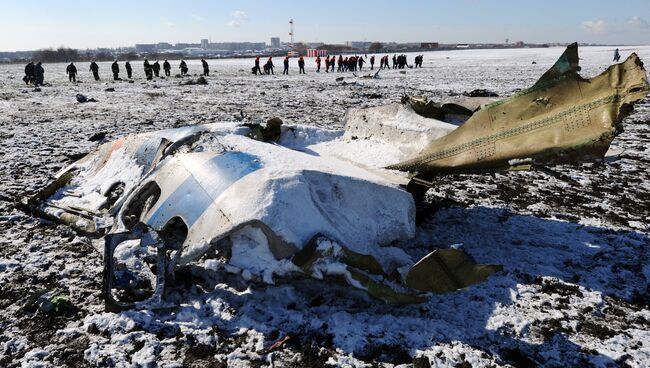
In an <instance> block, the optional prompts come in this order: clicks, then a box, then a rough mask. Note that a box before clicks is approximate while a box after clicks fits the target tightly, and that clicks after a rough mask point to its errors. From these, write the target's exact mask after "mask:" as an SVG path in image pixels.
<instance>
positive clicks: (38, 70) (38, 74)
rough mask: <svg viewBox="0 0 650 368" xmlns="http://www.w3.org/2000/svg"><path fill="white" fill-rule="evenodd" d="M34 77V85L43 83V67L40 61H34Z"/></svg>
mask: <svg viewBox="0 0 650 368" xmlns="http://www.w3.org/2000/svg"><path fill="white" fill-rule="evenodd" d="M34 78H35V79H36V83H35V85H36V86H42V85H43V80H44V79H45V69H43V66H42V65H41V62H40V61H39V62H38V63H36V66H35V67H34Z"/></svg>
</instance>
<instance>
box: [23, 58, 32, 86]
mask: <svg viewBox="0 0 650 368" xmlns="http://www.w3.org/2000/svg"><path fill="white" fill-rule="evenodd" d="M23 82H25V84H26V85H29V84H30V83H34V62H33V61H30V62H29V63H27V65H25V76H24V77H23Z"/></svg>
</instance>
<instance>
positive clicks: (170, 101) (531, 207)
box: [0, 47, 650, 367]
mask: <svg viewBox="0 0 650 368" xmlns="http://www.w3.org/2000/svg"><path fill="white" fill-rule="evenodd" d="M620 49H621V52H622V54H623V56H626V55H625V54H627V53H629V52H631V51H637V52H638V53H639V55H640V56H641V58H642V59H643V60H644V61H647V60H648V59H649V58H650V47H620ZM612 50H613V47H607V48H605V47H602V48H600V47H598V48H597V47H593V48H591V47H589V48H581V50H580V53H581V54H580V56H581V65H582V68H583V72H582V74H583V75H585V76H593V75H595V74H597V73H599V72H600V71H602V70H604V69H605V67H606V66H607V65H609V63H610V61H611V56H612V53H613V51H612ZM562 51H563V50H562V49H560V48H549V49H518V50H463V51H443V52H432V53H425V57H424V68H423V69H418V70H414V69H409V70H407V71H406V74H400V73H398V72H397V71H392V70H387V71H382V72H381V73H380V76H381V79H373V80H365V79H364V80H363V81H362V83H363V86H360V85H356V86H355V85H347V86H343V85H340V84H337V83H336V82H335V81H334V79H335V77H337V76H339V74H335V75H330V74H325V73H320V74H316V73H313V72H311V71H310V70H308V74H307V75H306V76H298V75H294V74H293V69H295V67H294V66H292V71H291V72H292V74H291V75H289V76H288V77H287V76H281V75H276V76H274V77H266V76H263V77H259V76H252V75H249V74H248V72H249V70H250V66H251V65H252V61H251V60H220V61H209V62H210V65H211V70H214V72H215V74H214V76H211V77H210V78H208V82H209V84H208V85H207V86H179V85H178V84H177V82H178V80H177V79H171V80H159V81H156V82H155V83H154V82H143V81H142V72H141V70H139V69H137V68H135V71H136V77H137V78H138V80H137V81H136V83H134V84H127V83H125V82H119V83H114V82H112V81H108V82H107V81H105V80H103V81H102V82H101V83H95V82H91V81H90V77H89V75H87V74H86V73H84V72H82V74H81V75H80V79H82V80H83V81H84V83H80V84H77V85H71V84H68V82H67V79H66V76H65V73H64V65H62V64H55V65H45V68H46V74H45V75H46V81H50V82H51V83H52V84H53V86H52V87H44V88H42V91H41V92H32V89H31V88H26V87H24V86H23V85H21V84H20V83H21V81H20V77H21V76H22V75H21V73H22V67H23V66H22V65H2V66H0V89H2V92H1V95H0V111H2V114H0V137H2V141H3V145H2V147H0V153H1V155H0V171H1V172H3V179H5V180H3V181H2V182H1V183H0V188H1V189H0V209H1V211H2V213H0V231H2V235H1V236H0V285H2V287H1V288H0V311H1V312H0V330H1V332H0V365H1V366H8V367H20V366H30V365H31V366H38V365H39V364H40V365H44V366H75V365H83V364H88V365H110V366H137V365H142V366H146V365H148V364H150V363H151V362H152V361H153V360H155V362H156V364H157V365H158V366H183V365H185V366H187V365H189V364H187V363H184V362H185V360H186V359H190V361H191V359H194V360H195V361H196V360H198V359H203V360H204V361H206V362H212V363H216V362H221V363H224V364H227V365H228V366H232V367H247V366H251V365H255V364H259V365H262V366H268V365H269V363H268V361H269V359H270V358H269V355H268V354H264V349H266V348H267V347H269V346H270V345H271V344H272V343H273V342H275V341H276V340H278V339H279V338H281V337H283V336H285V335H286V334H289V333H290V334H293V335H294V336H296V340H297V343H296V344H295V345H289V346H288V347H286V348H285V349H281V350H278V351H276V352H274V353H273V358H272V359H273V361H274V362H275V365H276V366H287V365H289V364H290V363H291V362H293V363H295V364H296V365H298V366H300V365H303V366H306V365H307V364H306V363H304V362H305V359H306V358H305V356H306V355H307V352H308V351H310V352H311V354H312V359H316V358H319V359H320V360H318V362H322V363H323V364H325V362H328V363H327V364H329V365H331V366H341V367H343V366H370V365H371V364H372V362H373V361H376V362H383V363H386V364H387V366H391V365H394V366H398V365H400V364H409V363H411V359H412V358H414V357H426V358H427V359H428V360H429V361H430V363H431V364H432V366H440V367H447V366H455V365H457V364H461V363H463V362H468V363H470V364H472V366H474V367H482V366H490V365H492V366H508V365H510V366H515V365H517V364H518V362H519V364H520V365H523V363H521V362H520V360H521V356H523V357H524V358H528V359H530V360H532V361H535V362H538V363H539V364H540V365H541V366H549V367H552V366H586V365H587V366H588V365H594V366H598V367H603V366H607V365H623V364H627V365H629V366H632V367H644V366H648V365H649V364H650V343H649V342H650V336H649V335H648V321H650V310H649V308H648V305H647V293H648V285H649V280H650V271H649V268H650V266H649V265H650V259H649V258H648V257H649V254H650V252H648V245H649V244H650V240H649V238H648V231H650V222H649V221H648V218H649V217H650V213H649V212H648V209H649V208H650V203H649V202H648V198H650V197H648V192H649V191H650V184H649V183H650V176H649V175H650V174H649V173H650V167H649V166H648V162H649V161H648V152H649V151H648V149H647V147H648V144H649V143H650V141H649V140H648V137H650V126H649V125H648V124H647V121H648V120H650V104H649V103H648V100H646V101H644V102H643V103H641V104H639V105H638V106H637V108H636V113H635V114H634V115H632V116H631V117H630V118H628V119H626V120H625V122H624V124H623V127H624V132H623V133H622V134H621V135H620V136H619V137H617V138H616V140H615V141H614V145H615V146H616V147H618V148H620V149H624V150H625V151H624V153H622V154H621V155H620V157H619V158H618V159H616V160H614V161H612V162H609V163H606V164H595V165H589V166H587V165H584V166H579V167H573V166H562V167H559V168H556V169H557V170H558V171H560V172H561V173H563V174H565V175H568V176H570V177H571V178H573V179H574V180H577V181H578V182H579V183H580V184H579V185H578V184H575V183H570V182H565V181H561V180H558V179H556V178H553V177H548V176H545V175H544V174H542V173H539V172H531V173H512V174H507V175H498V176H497V177H496V178H491V177H486V176H480V175H474V176H464V177H454V178H442V179H441V180H440V181H439V182H438V183H437V186H436V187H435V188H433V189H431V190H430V191H429V193H428V196H427V205H425V206H424V207H422V208H418V212H419V214H422V215H423V217H422V218H421V219H419V221H418V222H417V226H416V227H415V228H414V229H413V231H414V235H415V238H414V239H411V240H402V241H398V242H396V243H394V244H390V245H391V246H390V247H386V248H382V249H385V250H382V251H385V252H388V253H389V254H387V255H386V256H385V257H380V258H381V259H380V261H383V260H386V261H388V260H390V259H393V262H387V263H388V264H386V265H385V266H386V267H388V266H390V265H397V264H400V263H403V262H406V261H409V260H414V259H419V258H420V257H422V256H423V255H425V254H426V253H428V252H429V250H430V248H431V247H447V246H451V245H452V244H459V243H462V244H463V248H464V249H466V250H467V251H468V252H469V253H470V254H471V255H472V256H473V257H474V258H476V260H477V261H478V262H481V263H499V264H503V265H504V267H505V270H504V272H502V273H499V274H498V275H495V276H494V277H491V278H490V279H489V280H488V281H487V282H486V283H484V284H480V285H475V286H472V287H470V288H468V289H466V290H462V291H458V292H454V293H449V294H445V295H433V296H432V298H431V300H429V301H428V302H426V303H422V304H419V305H412V306H403V307H395V306H387V305H384V304H382V303H381V302H378V301H376V300H373V299H371V298H369V297H368V296H367V295H366V294H365V293H364V292H363V291H358V290H351V288H349V287H347V286H345V285H344V284H338V283H334V282H332V281H331V280H327V281H315V280H311V279H309V280H304V279H294V278H291V277H285V276H282V274H283V272H282V270H283V269H282V267H283V265H282V264H275V265H272V266H273V267H271V268H272V269H277V272H276V274H275V277H274V278H273V280H272V281H273V284H272V285H271V284H268V283H264V282H258V281H255V279H256V278H257V277H252V276H253V274H251V280H250V281H249V280H246V279H245V278H244V277H242V276H241V273H231V272H226V271H225V270H224V268H223V267H216V265H214V264H213V266H215V267H208V264H207V263H208V262H206V263H205V265H206V267H202V266H203V265H204V264H197V265H192V267H191V268H190V269H189V270H186V271H184V272H185V273H186V274H185V275H184V277H183V279H182V280H181V281H182V282H185V283H184V284H183V285H182V287H179V288H178V289H176V290H174V291H173V293H172V295H170V298H171V299H172V300H174V301H175V302H177V303H178V305H179V306H178V307H177V308H174V309H172V310H158V311H129V312H122V313H107V312H104V311H103V302H102V299H101V295H100V293H99V290H100V289H99V288H100V283H101V266H102V262H101V255H100V254H99V253H98V252H96V250H95V248H96V247H97V246H98V245H99V246H100V247H101V240H100V241H97V240H93V239H89V238H87V237H83V236H80V235H78V234H75V233H74V232H73V231H71V230H70V229H69V228H67V227H65V226H60V225H55V224H53V223H51V222H49V221H46V220H41V219H38V218H35V217H33V216H30V215H28V214H25V213H24V212H22V211H20V210H19V209H17V208H15V207H14V205H13V198H14V196H18V195H20V194H23V193H24V192H26V191H27V192H29V191H35V190H38V188H40V187H42V185H44V184H45V183H46V182H48V181H49V179H50V177H51V176H52V175H54V174H55V173H57V172H58V171H60V170H61V169H64V168H65V167H67V166H68V165H69V164H71V163H72V161H73V160H71V159H70V158H69V157H68V156H71V155H75V154H79V153H85V152H89V151H92V150H94V149H96V148H98V146H99V145H100V143H98V142H91V141H88V137H90V136H91V135H93V134H94V133H96V132H99V131H106V132H108V134H107V139H108V140H113V139H117V138H120V137H124V136H126V135H128V134H132V133H143V132H153V131H158V130H160V129H166V128H175V127H181V126H195V125H199V124H207V123H215V122H223V121H233V117H237V116H241V115H240V111H244V115H245V116H246V120H247V121H262V122H263V121H264V120H266V119H268V118H271V117H274V116H279V117H281V118H282V119H283V120H284V122H285V125H286V126H287V127H288V126H293V127H298V128H299V129H297V130H295V131H293V132H292V134H294V133H295V136H294V137H292V136H291V135H290V134H284V136H283V140H282V141H281V142H280V143H281V144H282V145H284V146H287V147H291V148H295V149H298V150H301V151H303V152H304V153H310V154H312V155H332V156H334V155H337V153H338V156H340V157H350V156H352V157H354V162H348V164H349V167H350V170H353V168H354V171H356V168H357V167H365V168H367V169H368V170H369V171H372V172H373V173H374V175H375V176H376V179H377V180H384V181H386V182H391V183H392V182H395V181H396V180H397V179H398V178H399V176H398V178H395V177H394V176H391V175H392V174H390V173H387V172H383V171H382V170H379V169H378V168H380V167H383V166H385V165H386V164H387V163H392V162H393V160H394V159H395V158H400V157H402V156H403V155H404V152H402V151H400V150H396V149H394V147H387V146H386V145H385V144H384V143H383V142H381V141H375V140H370V139H369V140H365V139H359V140H356V141H352V142H353V143H352V144H350V145H348V148H347V149H348V151H345V152H343V151H340V147H339V146H340V145H341V140H340V139H341V138H342V137H343V125H344V120H343V117H344V114H345V112H346V109H347V108H348V107H366V106H378V105H384V104H389V103H395V102H398V101H399V99H400V97H401V95H402V94H403V93H408V94H412V95H428V96H429V98H430V99H433V100H441V99H443V98H446V97H448V96H449V94H450V93H449V92H450V91H451V92H453V93H461V92H463V91H470V90H473V89H475V88H487V89H491V90H494V91H496V92H498V93H499V94H501V95H502V96H505V95H509V94H512V93H514V92H516V91H517V90H518V89H520V88H525V87H527V86H530V85H531V84H532V83H534V82H535V81H536V80H537V78H538V77H539V76H540V75H541V74H542V73H543V72H544V71H545V70H546V69H547V68H548V67H549V66H550V65H552V64H553V62H554V61H555V59H556V58H557V57H558V56H559V55H560V54H561V53H562ZM447 58H449V59H447ZM412 59H413V55H409V60H412ZM532 61H536V62H537V63H536V64H532ZM307 65H313V64H310V62H309V60H307ZM80 70H83V68H80ZM108 70H109V69H108V66H107V64H104V63H100V73H102V77H105V75H106V76H107V74H108V73H107V71H108ZM198 70H199V68H198V65H197V64H196V63H195V62H193V61H192V62H190V72H191V73H195V72H197V71H198ZM104 79H106V78H104ZM283 85H288V86H289V88H283V87H282V86H283ZM154 86H157V87H159V88H155V87H154ZM107 87H115V89H116V91H115V92H111V93H108V92H104V89H105V88H107ZM261 92H265V94H264V95H262V94H261ZM76 93H83V94H85V95H87V96H88V97H95V98H96V99H97V100H98V101H99V102H97V103H93V104H78V103H76V101H75V98H74V96H75V94H76ZM364 93H378V94H380V95H382V97H381V98H378V99H366V98H364V97H362V96H363V94H364ZM216 124H217V125H218V126H221V127H222V128H223V129H230V130H229V131H230V132H231V133H233V134H234V133H236V132H239V131H238V130H237V129H238V128H235V126H236V124H230V125H228V124H221V123H216ZM170 134H171V133H170ZM239 139H240V138H237V137H234V138H226V141H227V140H230V141H228V142H225V143H223V145H224V146H229V145H231V144H239V143H237V141H238V140H239ZM203 143H204V144H205V146H206V148H213V147H214V146H211V143H210V142H208V141H205V142H203ZM124 168H125V169H126V167H124ZM130 172H131V171H129V170H125V172H124V174H125V175H126V174H129V173H130ZM102 183H103V182H102V181H98V182H97V183H95V184H96V186H95V187H94V188H93V189H92V190H90V191H89V192H88V193H98V192H101V190H102V186H101V184H102ZM369 195H370V194H369ZM89 198H90V197H89ZM600 203H606V204H607V205H600ZM427 206H429V207H427ZM246 232H252V233H248V234H247V236H246V237H243V236H242V242H241V243H239V244H240V245H242V246H249V248H250V246H251V245H253V246H255V245H257V244H258V242H250V241H249V240H251V238H253V239H254V238H256V236H257V235H256V234H254V231H252V230H246ZM237 252H238V253H237V257H238V258H236V259H241V258H242V257H248V256H250V254H251V252H249V251H248V250H247V249H246V248H244V247H242V248H238V249H237ZM252 254H253V255H255V256H256V257H257V258H255V259H254V262H250V263H249V264H247V265H246V266H247V267H251V269H253V270H254V271H255V270H257V271H255V272H261V274H260V275H258V276H259V279H260V281H262V280H263V278H264V274H263V272H262V271H263V270H264V268H263V267H259V268H257V269H256V268H253V267H252V266H253V265H260V264H261V263H263V262H265V261H270V259H268V258H264V257H262V256H263V255H264V254H263V252H261V249H260V250H257V251H255V252H253V253H252ZM266 256H267V257H268V254H266ZM195 266H196V267H195ZM231 271H235V270H234V269H231ZM249 272H250V271H249ZM185 280H189V281H187V282H186V281H185ZM267 281H269V279H268V278H267ZM43 289H50V290H66V291H69V293H70V298H71V301H72V304H73V305H75V306H76V307H78V308H79V311H78V312H75V313H73V314H70V315H64V316H58V317H48V315H46V314H44V313H43V312H42V311H40V310H38V308H36V309H35V310H34V311H33V310H32V308H30V307H29V305H30V303H29V298H30V296H32V295H34V294H35V293H37V292H39V291H40V290H43ZM312 345H313V348H310V347H311V346H312ZM201 346H205V347H207V348H206V350H205V351H207V353H206V354H204V355H201V354H199V352H201V351H202V350H201V349H200V347H201ZM307 349H312V350H307ZM513 351H516V352H518V353H516V354H515V353H513ZM319 354H321V355H319ZM323 364H321V365H323ZM206 365H208V364H206Z"/></svg>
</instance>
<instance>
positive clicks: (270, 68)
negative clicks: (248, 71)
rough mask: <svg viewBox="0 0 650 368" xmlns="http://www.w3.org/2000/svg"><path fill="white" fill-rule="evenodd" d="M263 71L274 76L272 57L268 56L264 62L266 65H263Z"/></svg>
mask: <svg viewBox="0 0 650 368" xmlns="http://www.w3.org/2000/svg"><path fill="white" fill-rule="evenodd" d="M264 71H265V72H266V74H274V73H273V57H272V56H269V60H267V61H266V65H264Z"/></svg>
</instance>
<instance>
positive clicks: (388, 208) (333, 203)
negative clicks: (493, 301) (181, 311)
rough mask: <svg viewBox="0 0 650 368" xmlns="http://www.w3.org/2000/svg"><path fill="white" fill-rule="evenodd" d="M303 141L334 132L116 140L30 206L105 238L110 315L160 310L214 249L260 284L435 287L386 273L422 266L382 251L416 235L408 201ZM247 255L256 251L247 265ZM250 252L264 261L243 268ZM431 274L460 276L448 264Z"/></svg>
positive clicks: (198, 133) (374, 290)
mask: <svg viewBox="0 0 650 368" xmlns="http://www.w3.org/2000/svg"><path fill="white" fill-rule="evenodd" d="M443 124H444V123H443ZM256 128H257V129H260V130H261V132H257V133H255V132H254V130H255V129H256ZM447 128H448V130H451V129H453V126H450V127H447ZM263 129H267V130H269V131H268V132H267V133H269V134H266V135H265V134H264V130H263ZM278 131H279V132H280V136H281V137H280V138H278V137H277V134H276V133H277V132H278ZM271 133H272V134H271ZM309 134H316V135H319V136H321V137H324V136H331V137H332V139H334V138H335V137H340V134H333V133H331V132H330V133H328V132H324V131H319V130H318V128H306V127H305V128H302V130H296V129H293V130H292V129H291V128H288V127H285V126H283V125H282V124H281V120H280V119H271V120H270V121H269V122H268V124H267V126H266V127H264V128H262V127H260V126H254V127H253V130H251V129H249V128H247V127H245V126H241V125H237V124H219V123H217V124H209V125H205V126H195V127H186V128H178V129H171V130H166V131H161V132H152V133H144V134H138V135H135V136H128V137H124V138H120V139H118V140H116V141H114V142H110V143H106V144H103V145H101V146H100V147H99V148H98V149H97V151H96V152H93V153H91V154H89V155H87V156H86V157H84V158H82V159H81V160H79V161H77V162H76V163H74V164H73V165H71V166H70V167H68V168H66V169H64V170H63V171H62V173H61V174H59V176H58V177H57V178H56V179H55V180H54V182H53V183H52V184H51V185H49V186H48V187H47V188H45V190H43V191H41V193H39V194H38V195H36V196H34V197H32V198H30V199H29V200H28V201H27V205H29V206H31V207H32V208H34V209H35V211H37V212H39V213H41V214H42V215H45V216H47V217H49V218H52V219H56V220H58V221H61V222H64V223H66V224H68V225H70V226H72V227H74V228H76V229H77V230H79V231H81V232H83V233H86V234H89V235H95V236H102V235H105V237H104V241H105V247H104V258H105V263H104V266H105V267H104V295H105V301H106V308H107V309H108V310H119V309H125V308H149V307H164V306H167V305H168V304H167V303H166V301H165V285H166V284H167V283H169V282H170V280H173V277H174V271H175V269H177V268H178V267H183V266H185V265H189V264H195V263H196V262H200V260H201V259H203V257H208V256H209V255H212V254H216V253H218V255H219V258H220V259H224V260H225V261H224V268H225V269H231V270H232V269H237V268H239V269H241V270H243V271H242V272H246V270H247V268H249V269H251V270H252V272H257V273H258V274H260V275H262V276H261V281H264V282H266V283H273V282H274V281H273V280H274V275H276V276H280V277H282V276H284V275H285V274H286V275H289V274H293V273H298V274H301V275H303V276H308V277H314V278H317V279H320V278H323V277H330V276H333V277H334V279H335V280H338V279H340V278H341V277H342V278H343V279H344V280H346V281H347V282H348V284H349V285H351V286H353V287H355V288H359V289H362V290H365V291H366V292H367V293H368V294H369V295H371V296H373V297H376V298H379V299H381V300H384V301H386V302H389V303H398V304H402V303H413V302H420V301H423V300H425V299H426V292H429V291H433V289H431V290H429V289H422V288H420V289H415V288H411V287H410V286H409V283H411V282H412V281H409V282H406V274H404V275H401V274H400V273H399V272H398V271H397V268H398V267H400V269H409V268H410V267H408V266H409V265H413V264H416V266H415V267H414V268H413V269H414V270H417V269H418V268H420V267H422V264H423V263H422V262H420V263H416V262H412V261H411V260H410V257H408V256H407V255H406V254H405V253H404V252H403V251H402V250H401V249H399V248H396V247H394V246H390V245H391V244H394V242H402V241H406V240H408V239H410V238H412V237H413V236H414V235H415V214H414V213H415V207H414V202H413V198H412V196H411V195H410V194H409V193H407V192H406V191H404V190H403V189H401V188H400V186H399V185H397V184H396V183H395V182H393V181H391V180H389V179H388V178H392V177H391V176H387V175H386V173H384V172H377V171H375V170H373V169H371V168H367V167H364V166H360V165H358V164H357V163H355V162H352V161H349V160H344V159H340V158H337V157H336V156H331V155H327V154H326V153H325V152H319V153H318V154H314V153H312V152H311V151H310V149H309V148H308V147H309V146H306V147H304V146H301V145H300V141H301V140H302V139H306V140H309ZM266 136H268V137H266ZM260 138H261V139H260ZM258 139H260V140H258ZM264 141H271V142H273V143H271V144H269V143H265V142H264ZM351 142H358V143H362V142H360V141H358V140H357V141H351ZM280 143H282V144H285V145H288V146H292V147H295V148H296V149H291V148H289V147H288V146H283V145H282V144H280ZM301 147H303V148H301ZM297 149H303V150H304V151H299V150H297ZM314 234H324V235H319V236H317V237H315V236H314ZM242 239H244V240H242ZM245 239H248V240H245ZM312 239H316V240H313V241H312ZM246 241H248V242H249V243H246ZM242 242H243V243H242ZM251 242H252V243H251ZM242 244H244V245H242ZM246 244H248V245H246ZM251 244H254V245H251ZM314 244H315V245H316V246H314ZM251 247H253V248H255V249H256V250H255V252H258V253H259V254H256V255H255V256H254V257H248V256H250V255H251V253H250V252H251V251H250V249H252V248H251ZM242 249H243V250H242ZM247 252H248V253H247ZM136 254H138V255H139V256H141V257H142V259H139V260H134V259H133V258H134V257H135V255H136ZM242 254H245V255H246V256H243V255H242ZM260 254H261V255H260ZM264 254H266V256H263V255H264ZM256 257H257V258H259V257H262V258H263V262H261V265H260V264H251V262H253V261H254V260H255V259H257V258H256ZM264 257H266V258H264ZM135 258H137V257H135ZM305 259H308V260H310V261H309V262H305V261H304V260H305ZM389 260H391V261H390V262H388V261H389ZM258 261H259V260H258ZM434 266H435V267H443V266H441V265H433V264H430V265H427V267H434ZM147 270H148V271H147ZM260 270H261V271H260ZM432 272H434V271H432ZM435 272H443V273H450V274H449V275H448V277H447V280H456V279H458V278H459V277H461V276H460V275H455V274H454V272H455V269H454V268H449V267H445V268H443V269H442V271H435ZM248 274H251V272H248ZM242 275H244V274H243V273H242ZM412 279H413V277H412V276H411V277H410V278H409V280H412ZM474 279H476V280H478V279H480V277H475V278H474ZM423 282H424V281H423ZM441 282H447V281H441ZM454 285H455V286H454ZM463 285H464V286H467V285H470V284H469V283H466V284H463ZM460 286H461V284H459V283H455V284H450V285H448V286H447V288H446V289H449V290H452V289H454V288H458V287H460ZM454 290H455V289H454Z"/></svg>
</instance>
